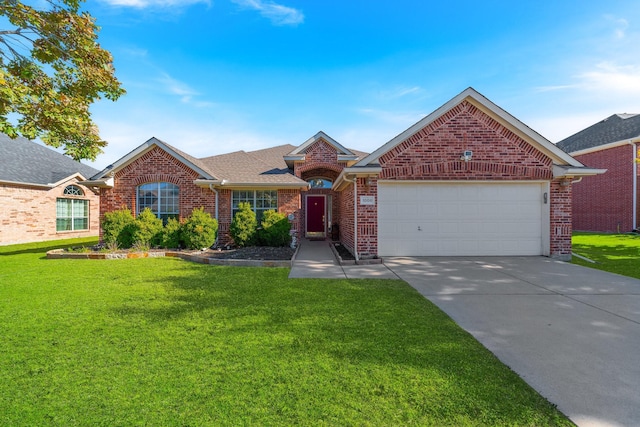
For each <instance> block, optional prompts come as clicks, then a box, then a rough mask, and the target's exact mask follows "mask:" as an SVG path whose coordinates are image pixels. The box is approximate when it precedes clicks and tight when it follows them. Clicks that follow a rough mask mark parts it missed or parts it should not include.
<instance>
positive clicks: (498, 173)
mask: <svg viewBox="0 0 640 427" xmlns="http://www.w3.org/2000/svg"><path fill="white" fill-rule="evenodd" d="M601 172H602V171H599V170H593V169H589V168H586V167H584V166H583V165H582V164H581V163H580V162H578V161H577V160H575V159H573V158H572V157H571V156H569V155H568V154H566V153H565V152H564V151H562V150H560V149H559V148H557V147H556V146H555V145H553V144H552V143H551V142H549V141H548V140H546V139H544V138H543V137H542V136H540V135H539V134H537V133H536V132H534V131H533V130H531V129H530V128H528V127H527V126H525V125H524V124H522V123H521V122H519V121H518V120H517V119H515V118H514V117H513V116H511V115H510V114H508V113H507V112H505V111H504V110H502V109H501V108H499V107H498V106H496V105H495V104H493V103H492V102H491V101H489V100H488V99H486V98H485V97H484V96H482V95H480V94H479V93H478V92H476V91H475V90H474V89H472V88H469V89H467V90H465V91H463V92H462V93H460V94H459V95H458V96H456V97H455V98H453V99H452V100H451V101H449V102H448V103H446V104H445V105H443V106H442V107H440V108H439V109H438V110H436V111H435V112H433V113H431V114H430V115H428V116H427V117H425V118H424V119H422V120H420V121H419V122H418V123H416V124H415V125H413V126H412V127H410V128H409V129H407V130H405V131H404V132H403V133H401V134H400V135H398V136H397V137H395V138H393V139H392V140H391V141H389V142H387V143H386V144H385V145H383V146H382V147H380V148H379V149H377V150H376V151H375V152H373V153H372V154H364V153H359V152H356V151H354V150H350V149H348V148H345V147H343V146H342V145H341V144H340V143H338V142H337V141H335V140H334V139H332V138H331V137H329V136H328V135H326V134H325V133H323V132H319V133H318V134H316V135H315V136H313V137H312V138H310V139H309V140H307V141H305V142H304V143H302V144H301V145H300V146H297V147H296V146H292V145H283V146H278V147H274V148H270V149H265V150H259V151H252V152H244V151H239V152H234V153H230V154H224V155H220V156H212V157H206V158H202V159H196V158H194V157H192V156H190V155H188V154H186V153H183V152H181V151H180V150H177V149H176V148H174V147H172V146H170V145H168V144H166V143H164V142H162V141H159V140H157V139H155V138H152V139H150V140H149V141H147V142H145V143H144V144H142V145H141V146H139V147H138V148H136V149H135V150H133V151H132V152H131V153H129V154H128V155H126V156H125V157H123V158H121V159H120V160H118V161H117V162H115V163H114V164H113V165H111V166H109V167H108V168H107V169H105V170H103V171H102V172H100V173H99V174H96V175H95V176H93V177H92V178H91V179H90V180H89V181H87V182H85V183H84V185H87V186H89V187H95V188H99V189H100V195H101V215H102V214H104V212H107V211H111V210H114V209H118V208H121V207H127V208H129V209H131V210H132V211H133V212H140V211H141V210H142V209H144V208H145V207H150V208H152V209H153V210H154V212H156V213H157V214H158V215H159V216H161V217H167V216H177V217H180V218H184V217H186V216H187V215H189V213H190V212H191V210H192V209H193V208H196V207H200V206H203V207H204V208H205V210H206V211H207V212H209V213H211V215H213V216H215V217H217V218H218V220H219V223H220V231H219V234H220V236H219V238H220V242H222V243H226V242H229V241H230V237H229V235H228V232H229V225H230V223H231V219H232V216H233V214H234V212H235V210H236V208H237V206H238V203H239V202H243V201H247V202H249V203H251V205H252V207H253V209H254V210H255V211H256V213H258V214H259V213H260V212H261V211H263V210H266V209H277V210H278V211H280V212H282V213H285V214H287V215H288V217H289V220H290V221H291V224H292V229H293V230H294V232H295V233H296V234H297V235H298V236H299V237H306V238H325V237H328V236H329V235H331V234H332V232H335V231H336V230H335V229H336V228H338V229H339V239H340V241H341V242H342V243H343V244H344V245H345V246H346V247H348V248H349V249H350V250H351V251H352V252H353V253H354V255H355V256H356V257H357V258H359V259H360V258H370V257H375V256H403V255H404V256H433V255H436V256H437V255H548V256H553V257H558V258H569V257H570V254H571V231H572V230H571V189H572V185H571V182H572V180H573V179H575V178H577V177H581V176H585V175H592V174H597V173H601Z"/></svg>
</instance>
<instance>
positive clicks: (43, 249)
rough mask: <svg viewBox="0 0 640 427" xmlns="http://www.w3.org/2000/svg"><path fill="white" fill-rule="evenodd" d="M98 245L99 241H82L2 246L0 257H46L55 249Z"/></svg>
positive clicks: (0, 247)
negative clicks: (34, 255) (36, 255)
mask: <svg viewBox="0 0 640 427" xmlns="http://www.w3.org/2000/svg"><path fill="white" fill-rule="evenodd" d="M97 243H98V239H97V238H96V239H91V240H84V239H83V240H82V241H73V242H70V241H68V240H65V241H53V242H51V243H50V244H48V243H43V242H39V243H27V244H20V245H10V246H4V247H3V246H0V256H7V255H23V254H42V255H43V256H44V257H46V253H47V252H48V251H52V250H54V249H66V248H73V247H80V246H93V245H96V244H97Z"/></svg>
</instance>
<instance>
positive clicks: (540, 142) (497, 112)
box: [354, 87, 584, 168]
mask: <svg viewBox="0 0 640 427" xmlns="http://www.w3.org/2000/svg"><path fill="white" fill-rule="evenodd" d="M463 101H467V102H469V103H471V104H472V105H474V106H475V107H476V108H478V109H480V110H481V111H483V112H484V113H485V114H487V115H489V116H490V117H491V118H493V119H494V120H496V121H497V122H498V123H500V124H501V125H503V126H504V127H506V128H507V129H509V130H510V131H512V132H514V133H515V134H516V135H518V136H520V137H521V138H522V139H524V140H525V141H527V142H529V143H530V144H532V145H534V146H535V147H536V148H537V149H538V150H540V151H542V152H543V153H545V154H546V155H547V156H549V157H550V158H551V159H552V160H553V163H554V164H558V165H563V166H565V165H566V166H572V167H574V168H575V167H583V166H584V165H583V164H582V163H580V162H579V161H577V160H576V159H574V158H573V157H571V156H570V155H568V154H567V153H565V152H564V151H562V150H561V149H559V148H558V147H556V146H555V145H554V144H553V143H552V142H551V141H549V140H548V139H546V138H544V137H543V136H542V135H540V134H539V133H537V132H536V131H534V130H533V129H531V128H530V127H529V126H527V125H525V124H524V123H522V122H521V121H520V120H518V119H516V118H515V117H514V116H512V115H511V114H509V113H508V112H506V111H505V110H503V109H502V108H500V107H499V106H497V105H496V104H494V103H493V102H491V101H490V100H489V99H487V98H486V97H485V96H484V95H482V94H480V93H479V92H478V91H476V90H475V89H473V88H472V87H469V88H467V89H465V90H464V91H462V92H461V93H459V94H458V95H457V96H455V97H454V98H452V99H451V100H449V101H448V102H447V103H445V104H444V105H442V106H441V107H440V108H438V109H437V110H435V111H434V112H432V113H431V114H429V115H428V116H426V117H424V118H423V119H422V120H420V121H418V122H417V123H416V124H414V125H413V126H411V127H410V128H409V129H407V130H405V131H404V132H402V133H401V134H399V135H398V136H396V137H395V138H393V139H391V140H390V141H389V142H387V143H386V144H384V145H383V146H382V147H380V148H378V149H377V150H376V151H374V152H373V153H371V154H370V155H368V156H367V157H365V158H364V159H362V160H360V161H359V162H358V163H356V164H355V165H354V167H367V166H368V167H371V166H375V165H378V164H379V159H380V157H381V156H382V155H384V154H385V153H387V152H389V151H391V150H392V149H393V148H395V147H396V146H397V145H399V144H401V143H402V142H404V141H405V140H407V139H408V138H410V137H411V136H413V135H414V134H416V133H417V132H419V131H420V130H422V129H423V128H424V127H426V126H428V125H429V124H431V123H433V122H434V121H436V120H438V119H439V118H440V117H441V116H443V115H444V114H445V113H447V112H448V111H449V110H451V109H452V108H454V107H455V106H457V105H458V104H460V103H461V102H463Z"/></svg>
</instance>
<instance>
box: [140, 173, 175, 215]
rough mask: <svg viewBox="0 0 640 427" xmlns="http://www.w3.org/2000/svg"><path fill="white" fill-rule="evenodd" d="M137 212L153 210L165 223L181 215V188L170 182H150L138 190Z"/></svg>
mask: <svg viewBox="0 0 640 427" xmlns="http://www.w3.org/2000/svg"><path fill="white" fill-rule="evenodd" d="M136 199H137V201H138V203H137V212H136V213H138V214H139V213H140V212H142V211H143V210H145V208H149V209H151V211H152V212H153V213H154V214H156V216H157V217H158V218H160V219H162V220H163V221H165V222H166V221H167V220H168V219H169V218H177V217H178V216H179V215H180V187H178V186H177V185H175V184H172V183H170V182H148V183H146V184H142V185H139V186H138V187H137V189H136Z"/></svg>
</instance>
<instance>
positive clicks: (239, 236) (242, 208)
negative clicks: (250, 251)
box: [229, 202, 257, 247]
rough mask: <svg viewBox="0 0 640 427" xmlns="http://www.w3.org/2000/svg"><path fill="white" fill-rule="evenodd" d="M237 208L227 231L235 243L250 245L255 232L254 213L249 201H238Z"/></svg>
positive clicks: (241, 245)
mask: <svg viewBox="0 0 640 427" xmlns="http://www.w3.org/2000/svg"><path fill="white" fill-rule="evenodd" d="M238 209H239V210H238V212H236V215H235V216H234V217H233V221H231V226H230V227H229V233H230V234H231V237H232V238H233V241H234V242H235V244H236V245H238V246H240V247H243V246H250V245H252V244H253V242H254V237H255V234H256V226H257V221H256V214H255V212H253V210H252V209H251V205H250V204H249V203H244V202H242V203H239V204H238Z"/></svg>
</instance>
